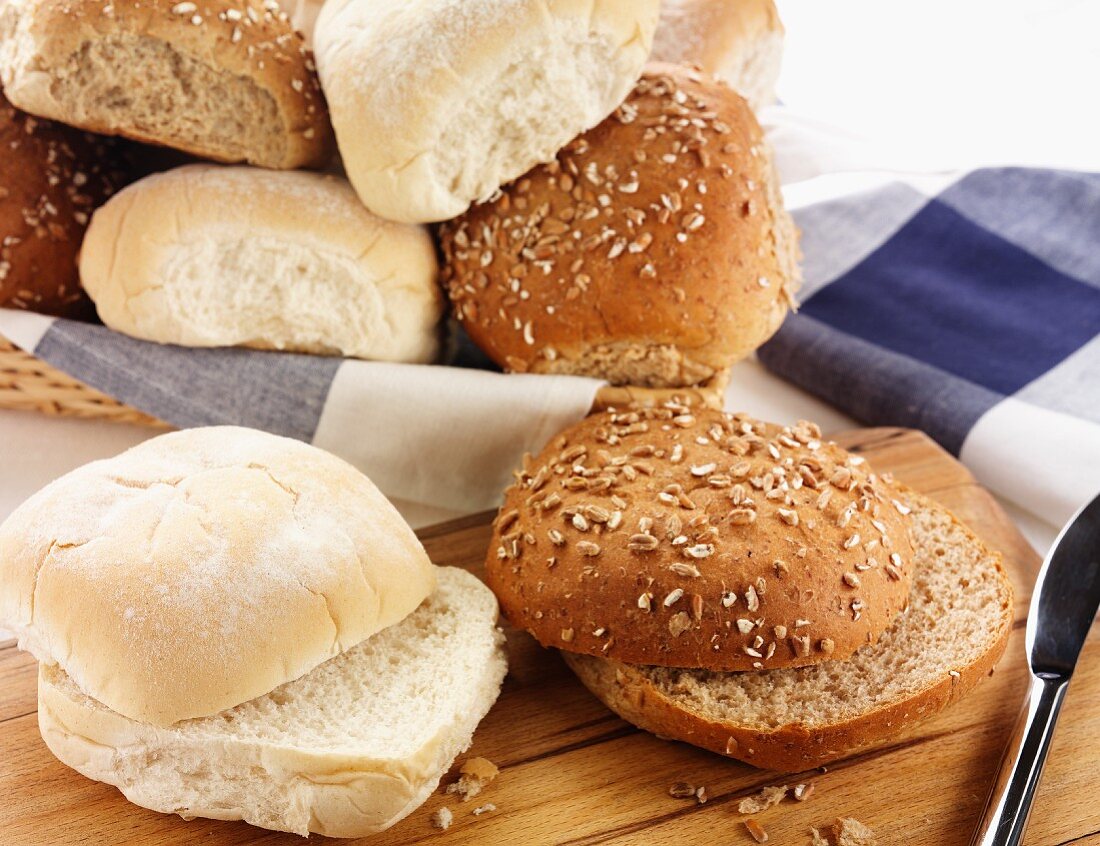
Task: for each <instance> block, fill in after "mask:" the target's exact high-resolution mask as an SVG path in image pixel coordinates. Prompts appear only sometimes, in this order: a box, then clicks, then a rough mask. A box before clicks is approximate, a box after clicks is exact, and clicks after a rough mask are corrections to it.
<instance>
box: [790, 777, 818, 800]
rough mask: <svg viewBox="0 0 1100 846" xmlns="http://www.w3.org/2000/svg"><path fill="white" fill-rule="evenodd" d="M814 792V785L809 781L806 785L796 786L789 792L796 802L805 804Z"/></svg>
mask: <svg viewBox="0 0 1100 846" xmlns="http://www.w3.org/2000/svg"><path fill="white" fill-rule="evenodd" d="M813 792H814V783H813V782H812V781H811V782H809V783H808V784H796V785H795V786H794V790H792V791H791V795H792V796H794V798H795V800H796V801H798V802H805V801H806V800H807V799H809V798H810V797H811V796H812V795H813Z"/></svg>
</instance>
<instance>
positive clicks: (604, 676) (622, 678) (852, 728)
mask: <svg viewBox="0 0 1100 846" xmlns="http://www.w3.org/2000/svg"><path fill="white" fill-rule="evenodd" d="M936 507H937V508H941V509H942V506H936ZM943 510H946V509H943ZM951 519H952V521H953V522H954V523H955V524H956V525H958V526H960V527H962V528H963V530H964V531H965V532H966V534H967V535H968V536H969V538H970V540H971V541H972V542H973V543H974V544H975V545H976V546H977V547H979V548H981V549H983V550H984V546H983V545H982V543H981V541H980V540H978V539H977V538H976V537H975V536H974V535H973V534H972V533H971V532H970V531H969V530H967V529H966V528H965V527H963V526H962V525H961V524H960V523H959V522H958V520H957V518H955V517H954V516H953V515H952V517H951ZM989 554H991V555H993V554H992V553H989ZM995 560H996V565H995V566H996V570H997V574H998V576H999V577H1000V579H1001V580H1002V583H1003V588H1004V591H1005V593H1006V594H1007V595H1008V596H1009V597H1011V595H1012V586H1011V583H1010V582H1009V579H1008V574H1007V573H1006V572H1005V570H1004V568H1003V566H1002V565H1001V562H1000V556H999V555H995ZM1011 608H1012V603H1011V599H1009V601H1008V602H1007V605H1006V611H1005V613H1004V615H1003V617H1002V621H1001V626H1000V627H999V629H997V630H996V631H995V632H991V633H990V634H991V636H990V639H989V641H988V643H987V646H986V649H985V650H984V651H983V652H982V653H981V655H980V656H979V657H978V658H977V660H975V661H973V662H972V663H970V664H968V665H966V666H961V667H952V666H944V667H943V672H942V676H941V678H940V679H939V680H938V681H937V682H936V683H935V684H934V685H932V686H930V687H927V688H925V689H924V690H922V691H920V693H919V694H917V695H915V696H911V697H909V698H907V699H902V700H900V701H897V702H894V703H892V704H890V705H888V706H886V707H883V708H879V709H877V710H875V711H872V712H869V713H866V714H861V715H859V716H858V717H855V718H852V719H848V720H844V721H840V722H836V723H832V724H828V725H823V726H816V727H813V728H809V727H807V726H804V725H800V724H789V725H784V726H781V727H779V728H776V729H774V730H768V731H760V730H754V729H749V728H746V727H745V726H741V725H737V724H733V723H725V722H720V721H714V720H709V719H707V718H705V717H704V716H702V715H701V714H699V713H697V712H692V711H687V710H685V709H684V708H682V707H680V705H679V704H677V703H676V702H675V701H673V700H672V699H670V698H669V697H668V696H666V695H665V693H664V692H662V691H661V690H660V689H659V688H658V687H657V686H656V685H654V684H653V683H652V682H651V681H650V680H649V679H648V678H647V677H646V676H645V675H644V674H643V673H642V672H639V669H638V668H635V667H631V666H629V665H626V664H622V663H619V662H617V661H608V660H601V659H598V658H592V657H589V656H583V655H572V654H569V653H562V654H563V657H564V658H565V660H566V663H568V664H569V666H570V668H571V669H572V670H573V672H575V673H576V674H577V677H578V678H579V679H580V680H581V682H583V683H584V685H585V686H586V687H587V688H588V689H589V690H590V691H591V692H592V693H593V694H595V696H596V697H597V698H599V699H600V700H601V701H602V702H603V703H604V704H605V705H607V707H608V708H610V709H611V710H612V711H615V712H616V713H617V714H618V715H619V716H621V717H622V718H623V719H625V720H628V721H629V722H631V723H633V724H634V725H636V726H638V727H640V728H642V729H645V730H646V731H650V732H652V733H654V734H656V735H658V736H660V737H666V738H670V739H673V740H682V741H684V742H686V743H691V744H693V745H695V746H700V747H702V748H704V749H709V750H710V751H712V752H717V753H718V754H719V755H725V756H727V757H730V758H736V759H737V760H741V761H745V762H746V763H749V764H752V765H753V766H756V767H760V768H762V769H769V770H779V771H783V772H798V771H801V770H808V769H812V768H814V767H818V766H821V765H822V764H826V763H829V762H830V761H834V760H837V759H838V758H841V757H846V756H848V755H851V754H853V753H855V752H857V751H859V750H861V749H865V748H867V747H869V746H872V745H875V744H878V743H881V742H882V741H884V740H887V739H889V738H891V737H894V736H896V735H899V734H901V733H902V732H905V731H907V730H909V729H911V728H912V727H914V726H915V725H917V724H918V723H920V722H921V721H923V720H925V719H928V718H929V717H931V716H933V715H935V714H937V713H939V712H940V711H942V710H943V709H944V708H946V707H947V706H948V705H950V704H951V703H952V702H955V701H957V700H958V699H960V698H962V697H963V696H964V695H965V694H966V693H968V692H969V691H970V690H971V689H972V688H973V687H974V686H975V685H976V684H977V683H978V682H979V681H981V679H983V678H984V677H985V676H987V675H988V674H989V673H990V672H992V671H993V668H994V666H995V665H996V664H997V662H998V661H999V660H1000V658H1001V656H1002V655H1003V654H1004V651H1005V648H1006V647H1007V646H1008V639H1009V636H1010V635H1011V634H1012V613H1011Z"/></svg>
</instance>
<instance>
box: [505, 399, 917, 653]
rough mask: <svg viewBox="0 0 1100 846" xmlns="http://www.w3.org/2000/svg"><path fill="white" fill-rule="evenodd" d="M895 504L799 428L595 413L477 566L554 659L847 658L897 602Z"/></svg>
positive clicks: (546, 455) (511, 512) (540, 469)
mask: <svg viewBox="0 0 1100 846" xmlns="http://www.w3.org/2000/svg"><path fill="white" fill-rule="evenodd" d="M908 514H909V508H908V506H906V505H905V503H904V502H903V501H902V498H901V495H900V494H899V493H898V492H897V491H895V490H894V488H893V487H892V485H891V484H890V483H889V482H888V481H886V480H884V479H883V478H882V477H880V476H877V475H876V474H875V473H873V472H872V471H871V470H870V469H869V468H868V466H867V465H866V463H865V462H864V461H863V460H862V459H861V458H860V457H859V456H855V455H850V454H849V453H847V452H846V451H844V450H843V449H841V448H840V447H839V446H837V445H835V444H833V443H830V442H825V441H823V440H822V439H821V433H820V431H819V430H818V428H817V427H816V426H815V425H814V424H812V423H806V422H802V423H799V424H797V425H795V426H789V427H781V426H777V425H775V424H771V423H764V422H761V421H758V420H754V419H753V418H751V417H749V416H747V415H744V414H726V413H723V412H720V411H714V410H709V409H702V408H700V409H689V408H687V407H686V406H677V405H676V404H675V403H666V404H665V405H664V406H662V407H660V408H647V409H640V410H636V411H635V410H632V411H626V412H605V413H601V414H595V415H592V416H591V417H589V418H588V419H586V420H584V421H583V422H581V423H579V424H577V425H576V426H574V427H573V428H571V429H568V430H566V431H565V432H564V433H562V434H561V435H560V436H559V437H557V438H555V439H554V440H553V441H552V442H551V443H550V444H548V445H547V447H546V448H545V449H544V450H543V452H542V453H541V454H540V455H539V456H538V457H537V458H535V459H533V460H530V461H526V462H525V464H524V468H523V470H522V471H521V472H520V473H519V474H518V477H517V481H516V482H515V484H514V485H513V486H512V487H511V488H509V489H508V491H507V493H506V494H505V499H504V505H503V507H502V509H501V513H500V516H499V517H498V519H497V521H496V522H495V524H494V533H493V540H492V545H491V546H490V549H489V558H488V562H487V567H488V574H489V584H490V587H492V588H493V590H494V591H495V592H496V594H497V597H498V598H499V600H500V603H501V607H502V609H503V610H504V612H505V614H506V615H507V616H508V619H509V621H510V622H511V623H512V624H513V625H514V626H516V627H517V628H522V629H526V630H528V631H529V632H531V633H532V634H533V635H534V636H535V637H536V638H537V639H538V640H539V641H540V642H541V643H543V644H544V645H546V646H553V647H556V648H558V649H562V650H566V651H571V652H577V653H583V654H589V655H595V656H599V657H606V658H613V659H616V660H619V661H623V662H627V663H634V664H647V665H661V666H671V667H693V668H700V669H709V670H724V671H735V670H763V669H767V670H771V669H777V668H781V667H797V666H803V665H808V664H815V663H818V662H822V661H826V660H829V659H840V658H845V657H847V656H849V655H851V654H852V653H853V652H854V651H855V650H857V649H858V648H859V647H861V646H863V645H864V644H866V643H868V642H873V641H874V640H875V639H876V638H877V637H878V636H879V635H880V634H881V633H882V632H883V631H885V630H886V629H888V628H889V626H890V624H891V622H892V621H893V619H894V617H895V616H896V615H897V614H898V612H899V611H901V610H902V609H903V608H904V607H905V605H906V603H907V601H908V595H909V584H910V562H911V560H912V554H913V550H912V547H911V545H910V541H909V533H908V531H907V523H908V520H909V516H908Z"/></svg>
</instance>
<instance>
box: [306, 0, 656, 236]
mask: <svg viewBox="0 0 1100 846" xmlns="http://www.w3.org/2000/svg"><path fill="white" fill-rule="evenodd" d="M658 6H659V2H658V0H555V2H553V3H545V2H531V0H329V2H327V3H326V4H325V6H324V8H323V10H322V12H321V15H320V17H319V18H318V20H317V27H316V29H315V30H314V36H313V37H314V43H315V44H316V49H317V63H318V66H319V69H320V73H321V79H322V81H323V83H324V86H325V93H326V95H327V96H328V100H329V105H330V108H331V110H332V120H333V124H334V126H335V128H336V137H337V140H338V143H339V146H340V153H341V155H342V156H343V159H344V165H345V167H346V168H347V172H348V176H349V178H350V179H351V183H352V185H354V186H355V190H356V191H358V192H359V196H360V198H361V199H362V200H363V202H364V203H365V204H366V206H367V208H369V209H370V210H371V211H373V212H374V213H375V214H378V215H381V216H382V217H385V218H389V219H391V220H400V221H407V222H428V221H439V220H446V219H448V218H451V217H454V216H455V215H457V214H461V213H462V212H463V211H464V210H465V209H466V208H467V206H469V205H470V203H471V202H474V201H480V200H486V199H488V198H489V197H490V196H492V194H493V193H494V192H495V191H496V190H497V188H499V187H500V186H501V185H502V184H504V183H505V182H507V181H509V180H511V179H514V178H516V177H517V176H520V175H521V174H523V173H524V172H525V171H527V170H529V169H530V168H531V167H533V166H534V165H536V164H538V163H539V162H545V161H549V160H550V159H552V158H553V157H554V155H555V153H557V152H558V150H559V149H561V148H562V147H563V146H564V145H565V143H566V142H567V141H569V140H570V139H571V138H573V137H574V136H576V135H577V134H579V133H581V132H583V131H584V130H586V129H588V128H589V127H592V126H595V125H596V124H597V123H599V122H600V121H601V120H603V118H605V117H606V116H607V115H608V114H609V113H610V112H611V111H612V110H613V109H614V108H615V107H616V106H618V105H619V103H621V102H622V100H623V98H624V97H625V96H626V95H627V92H629V91H630V87H631V86H632V85H633V84H634V82H635V81H636V80H637V79H638V74H639V73H640V72H641V70H642V65H643V64H644V62H645V60H646V57H647V56H648V55H649V50H650V47H651V43H652V38H653V30H654V28H655V27H656V26H657V15H658Z"/></svg>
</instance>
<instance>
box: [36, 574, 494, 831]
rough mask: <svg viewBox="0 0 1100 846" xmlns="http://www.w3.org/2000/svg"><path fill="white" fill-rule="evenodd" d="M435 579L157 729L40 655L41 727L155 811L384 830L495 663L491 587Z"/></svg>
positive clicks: (488, 683) (484, 707)
mask: <svg viewBox="0 0 1100 846" xmlns="http://www.w3.org/2000/svg"><path fill="white" fill-rule="evenodd" d="M438 577H439V586H438V588H437V589H436V591H435V592H434V593H433V594H432V595H431V596H430V597H428V599H427V600H425V601H424V602H423V603H422V604H421V605H420V607H419V608H417V609H416V610H415V611H414V612H413V613H412V614H410V615H409V616H408V617H406V618H405V619H404V620H402V621H401V622H399V623H396V624H394V625H393V626H391V627H389V628H388V629H386V630H385V631H383V632H379V633H378V634H376V635H374V636H373V637H371V638H370V639H369V640H367V641H365V642H363V643H361V644H359V645H358V646H355V647H353V648H351V649H349V650H348V651H347V652H345V653H343V654H342V655H338V656H337V657H335V658H333V659H332V660H331V661H328V662H326V663H324V664H322V665H321V666H319V667H317V668H316V669H314V670H313V671H312V672H310V673H308V674H307V675H305V676H303V677H302V678H300V679H297V680H295V681H292V682H288V683H287V684H284V685H282V686H280V687H278V688H276V689H275V690H273V691H271V692H270V693H269V694H266V695H264V696H260V697H258V698H256V699H253V700H250V701H248V702H245V703H242V704H241V705H238V706H237V707H235V708H231V709H229V710H227V711H223V712H222V713H220V714H217V715H215V716H213V717H206V718H204V719H199V720H186V721H184V722H182V723H178V724H177V725H174V726H172V727H170V728H167V729H161V728H156V727H154V726H150V725H145V724H143V723H139V722H136V721H134V720H130V719H127V718H126V717H124V716H122V715H121V714H118V713H116V712H115V711H112V710H110V709H109V708H107V707H105V706H104V705H103V704H102V703H100V702H97V701H95V700H94V699H91V698H90V697H88V696H87V695H85V694H84V693H82V692H81V690H80V688H78V687H77V686H76V684H74V683H73V681H72V679H71V678H69V677H68V676H67V675H66V674H65V672H64V671H63V670H61V669H60V668H58V667H55V666H49V665H43V666H42V667H41V668H40V669H39V674H38V721H39V726H40V727H41V729H42V737H43V738H44V739H45V741H46V744H47V745H48V746H49V747H50V750H51V751H52V752H53V753H54V754H55V755H56V756H57V757H58V758H59V759H60V760H61V761H62V762H63V763H65V764H68V765H69V766H71V767H73V768H74V769H76V770H78V771H80V772H81V773H83V774H84V775H86V776H88V777H89V778H94V779H96V780H97V781H104V782H107V783H108V784H113V785H115V786H116V787H118V788H119V790H121V791H122V792H123V793H124V794H125V795H126V798H127V799H129V800H130V801H131V802H134V803H136V804H138V805H141V806H143V807H146V808H152V809H153V810H155V811H161V812H163V813H177V814H181V815H182V816H184V817H186V818H190V817H213V818H215V819H244V820H246V821H248V822H250V823H252V824H253V825H259V826H263V827H265V828H273V829H277V830H279V831H292V832H295V833H297V834H303V835H305V834H309V833H310V832H316V833H318V834H324V835H327V836H329V837H363V836H365V835H367V834H371V833H373V832H377V831H381V830H382V829H385V828H389V827H390V826H391V825H393V824H394V823H395V822H397V821H398V820H400V819H401V818H403V817H405V816H406V815H408V814H409V813H411V812H412V811H413V810H414V809H415V808H417V807H418V806H419V805H420V804H421V803H422V802H423V801H424V800H425V799H427V798H428V796H430V795H431V793H432V791H433V790H434V789H435V788H436V786H437V785H438V784H439V779H440V776H442V775H443V773H444V772H446V770H447V768H448V767H449V766H450V763H451V761H452V760H453V759H454V758H455V756H456V755H458V754H459V753H460V752H462V751H463V750H464V749H466V748H467V747H468V746H469V745H470V739H471V737H472V736H473V733H474V728H475V727H476V726H477V724H478V723H479V722H480V721H481V718H482V717H484V716H485V714H486V712H487V711H488V710H489V707H490V706H491V705H492V704H493V701H494V700H495V699H496V697H497V693H498V692H499V690H500V683H501V680H502V679H503V677H504V672H505V654H504V636H503V634H502V633H501V632H500V630H499V629H497V628H496V620H497V605H496V601H495V600H494V599H493V595H492V594H491V593H490V592H489V590H488V589H487V588H486V587H485V586H484V585H483V584H481V582H479V581H478V580H477V578H476V577H475V576H472V575H470V574H469V573H466V572H464V571H462V570H457V569H455V568H453V567H444V568H440V569H439V574H438ZM288 622H289V624H290V625H293V621H288ZM271 624H272V626H273V631H277V630H278V627H279V626H281V625H284V623H283V622H282V621H280V620H278V619H275V618H273V619H272V620H271ZM195 837H196V839H197V838H198V837H199V835H198V834H196V835H195Z"/></svg>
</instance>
